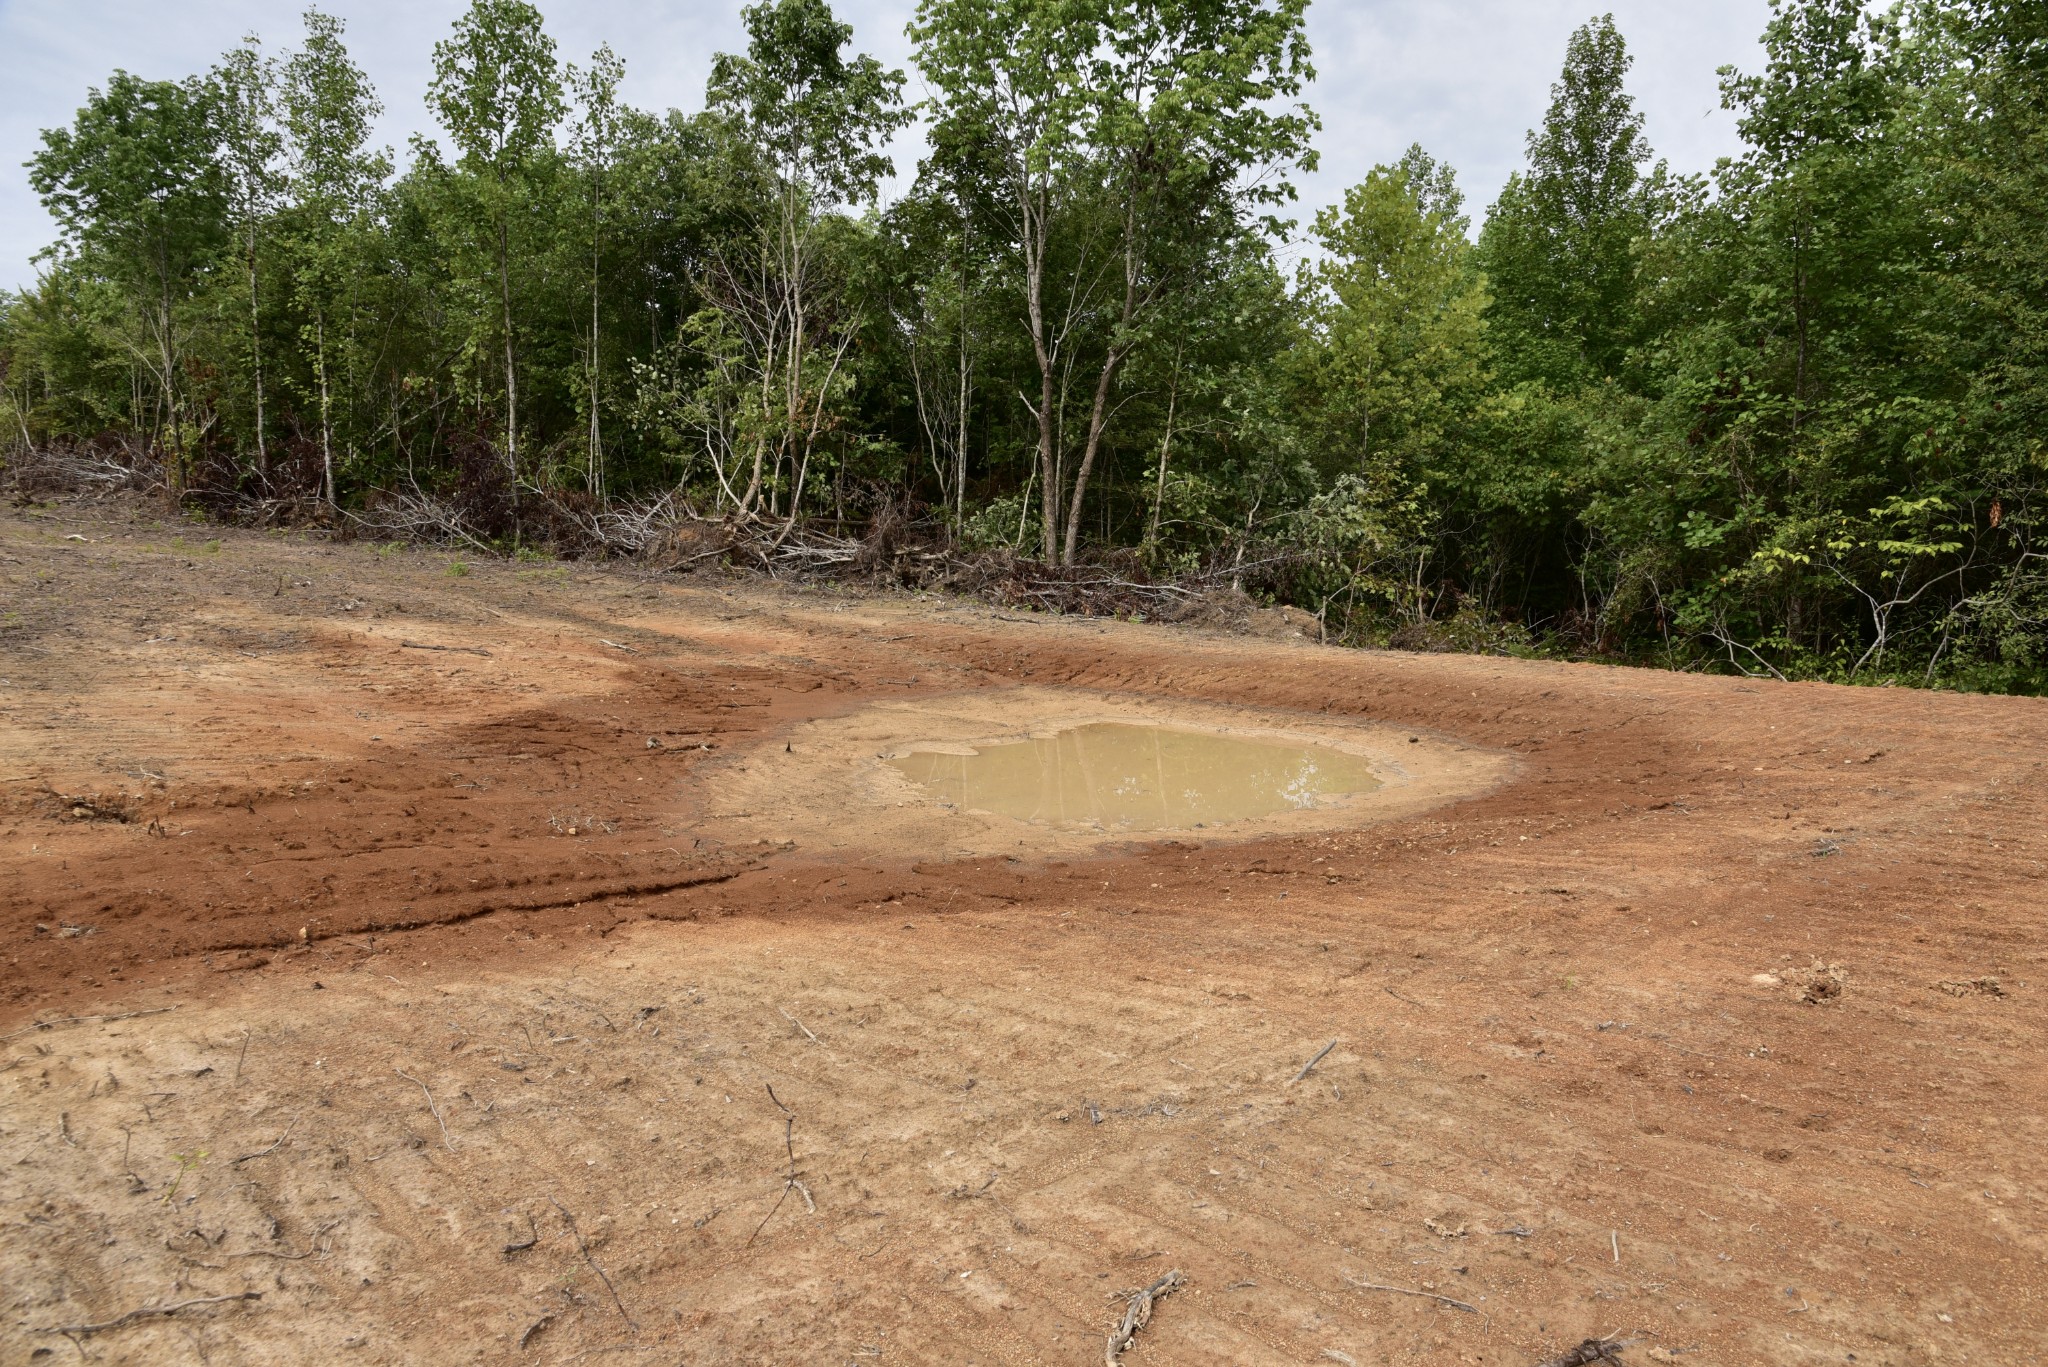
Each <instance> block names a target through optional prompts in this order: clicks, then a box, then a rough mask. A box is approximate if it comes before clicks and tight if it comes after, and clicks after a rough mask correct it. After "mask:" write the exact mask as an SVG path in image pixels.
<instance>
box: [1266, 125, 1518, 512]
mask: <svg viewBox="0 0 2048 1367" xmlns="http://www.w3.org/2000/svg"><path fill="white" fill-rule="evenodd" d="M1462 198H1463V197H1462V196H1461V195H1460V194H1459V192H1458V190H1457V188H1456V184H1455V182H1454V180H1453V179H1452V178H1451V177H1450V175H1449V170H1448V168H1444V167H1440V166H1439V165H1438V164H1437V163H1436V162H1435V161H1434V160H1433V159H1431V158H1430V157H1429V156H1428V154H1426V153H1425V152H1423V150H1422V149H1421V148H1420V147H1412V148H1410V149H1409V151H1408V154H1407V155H1406V156H1405V157H1404V158H1403V159H1402V161H1401V162H1400V164H1398V165H1394V166H1377V167H1374V168H1373V170H1372V172H1371V174H1369V175H1368V176H1367V177H1366V178H1365V180H1364V182H1363V183H1362V184H1359V185H1356V186H1353V187H1352V188H1351V189H1350V190H1348V191H1346V192H1345V195H1344V203H1343V205H1342V206H1341V207H1332V208H1328V209H1325V210H1323V211H1322V212H1321V213H1320V214H1318V215H1317V216H1316V221H1315V238H1316V241H1317V243H1318V244H1319V245H1320V246H1321V247H1322V249H1323V253H1324V255H1323V257H1322V259H1321V260H1320V261H1319V262H1318V263H1317V264H1316V265H1315V266H1314V267H1313V268H1312V269H1311V270H1310V271H1309V272H1308V279H1307V281H1306V283H1307V284H1308V285H1309V286H1310V288H1311V289H1312V291H1313V297H1314V298H1315V300H1316V303H1317V311H1316V314H1315V322H1316V325H1317V327H1318V330H1319V334H1320V340H1321V342H1322V347H1321V349H1320V352H1319V353H1318V363H1319V364H1318V369H1319V373H1318V375H1317V377H1316V379H1317V383H1318V385H1319V393H1318V396H1317V397H1318V399H1319V400H1320V406H1321V412H1322V415H1323V417H1324V421H1325V422H1326V423H1328V424H1330V425H1331V426H1332V427H1336V428H1341V429H1345V435H1346V436H1348V438H1349V440H1340V441H1338V442H1333V443H1332V445H1333V447H1334V448H1335V449H1337V450H1345V451H1347V453H1348V454H1349V455H1350V459H1349V460H1346V461H1343V462H1341V464H1347V465H1352V466H1353V467H1354V468H1355V469H1356V471H1357V473H1359V474H1360V475H1361V476H1368V475H1370V474H1371V473H1372V472H1373V469H1374V467H1375V465H1376V464H1380V463H1388V464H1392V465H1394V466H1396V467H1405V468H1406V469H1408V470H1409V471H1412V472H1415V473H1417V474H1420V473H1421V471H1422V470H1423V469H1425V468H1426V465H1427V464H1428V463H1430V462H1432V461H1435V460H1440V459H1441V453H1440V450H1439V448H1440V446H1441V445H1442V443H1443V442H1444V440H1445V438H1446V435H1447V433H1448V432H1450V431H1451V430H1452V429H1454V428H1455V427H1456V426H1457V425H1458V424H1459V422H1460V420H1461V414H1462V413H1464V412H1466V411H1469V409H1470V408H1471V407H1472V406H1473V405H1474V404H1476V403H1477V401H1478V398H1479V396H1480V393H1481V391H1482V387H1483V382H1484V380H1485V378H1486V374H1485V339H1484V337H1483V334H1482V330H1481V323H1480V316H1481V312H1482V310H1483V308H1484V306H1485V303H1486V287H1485V284H1484V282H1483V281H1482V279H1481V278H1480V276H1479V273H1478V270H1477V268H1476V265H1475V263H1474V261H1473V251H1472V246H1471V244H1470V242H1469V241H1468V240H1467V239H1466V236H1465V228H1466V222H1465V219H1464V217H1463V215H1461V214H1460V213H1459V212H1458V210H1459V206H1460V204H1461V202H1462Z"/></svg>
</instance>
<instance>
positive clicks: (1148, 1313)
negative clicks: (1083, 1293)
mask: <svg viewBox="0 0 2048 1367" xmlns="http://www.w3.org/2000/svg"><path fill="white" fill-rule="evenodd" d="M1186 1284H1187V1278H1186V1277H1183V1276H1181V1274H1180V1269H1179V1268H1175V1269H1173V1270H1172V1271H1171V1272H1168V1273H1167V1274H1166V1275H1165V1276H1163V1277H1161V1278H1160V1279H1159V1280H1158V1281H1156V1282H1154V1283H1152V1285H1150V1286H1147V1287H1141V1288H1139V1289H1138V1290H1136V1291H1132V1292H1129V1293H1127V1294H1128V1295H1129V1296H1130V1301H1129V1302H1128V1303H1127V1304H1126V1305H1125V1306H1124V1317H1123V1319H1122V1320H1121V1321H1119V1322H1118V1324H1117V1326H1116V1328H1115V1329H1113V1330H1111V1331H1110V1335H1109V1343H1108V1345H1107V1346H1106V1347H1105V1349H1104V1351H1103V1355H1102V1361H1103V1363H1104V1367H1117V1361H1116V1360H1117V1357H1118V1355H1119V1354H1121V1353H1123V1352H1124V1351H1125V1350H1126V1349H1128V1348H1129V1347H1130V1346H1131V1344H1132V1343H1134V1342H1135V1341H1136V1340H1137V1337H1138V1331H1139V1330H1140V1329H1143V1328H1144V1327H1145V1326H1146V1325H1147V1324H1150V1323H1151V1322H1152V1306H1153V1303H1154V1302H1155V1301H1157V1300H1158V1299H1159V1298H1160V1297H1161V1296H1164V1295H1167V1294H1169V1293H1171V1292H1174V1291H1178V1290H1180V1288H1181V1287H1183V1286H1185V1285H1186Z"/></svg>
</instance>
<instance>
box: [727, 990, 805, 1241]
mask: <svg viewBox="0 0 2048 1367" xmlns="http://www.w3.org/2000/svg"><path fill="white" fill-rule="evenodd" d="M778 1009H780V1008H778ZM783 1014H784V1015H788V1014H789V1013H788V1012H786V1011H785V1012H783ZM797 1028H798V1029H799V1030H802V1029H803V1027H802V1026H800V1025H799V1026H798V1027H797ZM804 1033H805V1034H807V1035H809V1034H810V1033H811V1032H810V1031H808V1030H804ZM812 1038H813V1039H815V1038H816V1036H812ZM765 1085H766V1086H767V1088H768V1099H769V1100H770V1101H772V1102H774V1103H775V1108H776V1109H777V1110H779V1111H781V1112H782V1116H783V1119H782V1149H783V1152H784V1153H785V1154H787V1155H788V1158H789V1170H788V1171H787V1172H785V1173H783V1174H782V1191H781V1193H780V1194H779V1195H777V1196H776V1198H775V1204H774V1205H773V1206H772V1207H770V1208H769V1211H768V1213H767V1214H766V1215H764V1216H762V1217H761V1223H760V1224H758V1225H755V1226H754V1232H753V1233H752V1234H749V1235H748V1236H747V1242H746V1244H745V1245H744V1246H745V1247H747V1248H752V1247H753V1246H754V1240H756V1239H758V1238H760V1237H761V1231H762V1230H764V1229H766V1228H768V1222H769V1221H770V1220H773V1219H774V1218H775V1215H776V1212H778V1211H780V1210H781V1209H782V1203H783V1202H785V1201H787V1200H788V1199H789V1194H790V1193H791V1192H792V1191H793V1192H796V1193H797V1194H798V1195H800V1196H802V1197H803V1198H804V1205H805V1206H806V1207H807V1208H809V1210H810V1212H811V1214H813V1215H816V1214H817V1213H818V1203H817V1202H816V1201H813V1200H812V1199H811V1189H810V1188H809V1187H807V1186H805V1185H804V1184H803V1183H802V1182H799V1181H798V1180H797V1179H798V1178H799V1177H801V1176H803V1174H802V1173H800V1172H798V1171H797V1166H796V1112H795V1111H792V1110H791V1109H789V1107H787V1106H785V1105H783V1104H782V1098H781V1097H779V1096H777V1095H775V1086H774V1084H773V1083H768V1084H765Z"/></svg>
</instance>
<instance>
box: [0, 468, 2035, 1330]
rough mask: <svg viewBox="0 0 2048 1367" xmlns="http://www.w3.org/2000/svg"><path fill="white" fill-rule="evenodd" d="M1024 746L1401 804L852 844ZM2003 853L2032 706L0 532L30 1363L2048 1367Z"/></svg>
mask: <svg viewBox="0 0 2048 1367" xmlns="http://www.w3.org/2000/svg"><path fill="white" fill-rule="evenodd" d="M1063 699H1064V700H1066V701H1065V702H1063V701H1062V700H1063ZM1063 706H1067V707H1071V708H1072V710H1073V713H1074V715H1077V716H1080V715H1086V716H1119V717H1129V716H1153V717H1159V718H1163V719H1168V720H1173V719H1181V720H1186V719H1189V718H1200V717H1208V718H1214V717H1219V716H1228V717H1231V718H1236V719H1238V720H1239V721H1241V722H1242V723H1243V724H1244V725H1245V726H1246V727H1250V728H1252V729H1258V728H1267V729H1280V730H1286V731H1289V732H1290V733H1296V734H1313V735H1322V736H1329V737H1333V738H1341V737H1344V736H1356V737H1357V738H1358V742H1357V743H1358V744H1359V745H1360V746H1362V747H1364V748H1365V749H1368V750H1369V749H1371V748H1372V747H1373V746H1379V747H1380V750H1381V751H1383V752H1391V753H1393V754H1396V755H1399V754H1401V753H1402V747H1403V746H1406V745H1408V744H1409V742H1408V741H1407V739H1406V738H1407V737H1408V736H1414V737H1416V738H1417V739H1416V740H1415V741H1414V742H1413V746H1414V753H1415V754H1416V755H1417V756H1421V755H1423V754H1424V752H1425V751H1428V752H1430V753H1432V754H1434V755H1437V756H1439V757H1440V758H1441V760H1442V762H1441V763H1437V762H1436V761H1431V762H1430V763H1423V762H1422V761H1421V760H1419V759H1418V760H1417V762H1416V765H1415V769H1416V776H1417V777H1418V781H1419V780H1420V778H1423V777H1428V776H1429V775H1435V778H1433V779H1431V780H1430V781H1431V782H1435V783H1437V785H1438V786H1437V787H1436V788H1434V789H1431V790H1430V791H1429V792H1428V793H1427V794H1421V795H1418V794H1419V790H1418V789H1416V788H1415V787H1414V786H1413V785H1410V786H1409V787H1407V788H1402V787H1401V786H1400V785H1399V784H1396V785H1394V786H1393V788H1392V789H1390V790H1389V791H1390V792H1394V793H1400V792H1406V793H1408V794H1409V798H1412V799H1413V800H1409V799H1407V798H1404V799H1402V800H1401V801H1393V800H1389V801H1388V802H1386V803H1383V804H1380V805H1377V806H1374V805H1370V804H1368V805H1365V806H1361V807H1359V808H1358V809H1357V810H1355V811H1352V812H1350V813H1349V814H1348V815H1347V816H1346V818H1345V819H1344V820H1343V821H1321V822H1308V823H1306V824H1302V825H1297V826H1291V827H1289V826H1284V825H1283V826H1278V827H1271V828H1263V827H1262V828H1256V829H1250V830H1238V831H1224V830H1209V831H1198V832H1186V833H1176V834H1174V835H1172V836H1171V837H1170V838H1169V837H1164V836H1162V837H1158V838H1145V839H1131V838H1121V839H1106V838H1086V839H1084V838H1078V837H1075V836H1074V835H1073V834H1072V833H1064V834H1063V833H1060V832H1054V831H1047V830H1043V829H1040V828H1032V827H1024V826H1017V827H1015V828H1014V829H1010V828H1004V829H1003V830H1000V831H996V830H995V829H994V827H991V826H990V825H989V824H988V823H987V822H984V823H982V825H981V826H980V827H978V828H975V829H977V830H979V832H980V833H979V834H978V835H973V836H972V837H971V838H970V837H969V836H966V835H960V834H959V833H960V832H962V831H968V830H969V828H970V826H971V823H966V822H965V821H964V819H963V822H962V824H960V825H958V826H954V825H948V824H947V821H946V819H945V818H946V814H943V813H936V812H933V811H931V810H928V809H924V808H919V809H917V810H916V811H911V812H905V811H904V810H902V809H901V808H902V806H903V805H904V804H905V803H906V802H907V799H903V798H902V797H901V795H900V794H899V796H898V805H896V806H886V805H884V804H882V803H881V802H879V801H878V798H877V793H878V791H879V790H877V789H876V788H875V787H874V781H873V768H872V765H873V763H874V762H875V761H874V760H873V757H872V755H869V754H868V753H867V751H866V750H865V749H864V748H863V747H864V746H866V745H867V744H868V743H869V742H870V741H874V742H876V743H877V744H878V745H881V746H886V744H887V743H889V742H890V739H891V737H910V738H914V737H915V733H916V732H917V730H918V728H919V727H920V726H921V725H924V724H926V723H927V722H929V724H930V725H931V726H932V727H934V728H939V729H944V727H946V726H950V727H952V728H953V730H952V731H951V732H949V734H951V735H954V736H955V737H956V738H957V737H958V736H963V735H967V734H968V733H969V732H972V731H973V730H974V728H975V727H988V728H996V727H998V726H1002V725H1011V726H1014V725H1017V724H1022V721H1021V720H1020V719H1036V720H1038V721H1040V722H1042V721H1043V720H1044V719H1045V718H1047V717H1053V716H1056V715H1058V714H1059V712H1060V709H1061V708H1062V707H1063ZM948 718H950V719H951V720H950V721H949V720H946V719H948ZM962 718H966V719H967V720H962ZM885 723H886V724H885ZM878 728H879V729H878ZM892 728H893V729H892ZM830 737H837V738H838V740H837V741H835V742H833V743H831V744H827V743H826V740H827V739H828V738H830ZM1390 762H1391V761H1390ZM864 766H865V767H864ZM1432 766H1434V767H1432ZM1454 771H1455V772H1454ZM1447 775H1448V777H1447ZM2044 781H2048V703H2044V702H2043V701H2040V700H2028V699H2004V698H1974V697H1956V696H1942V695H1934V694H1926V693H1916V692H1907V691H1892V690H1849V689H1840V688H1831V687H1823V686H1817V685H1783V684H1776V683H1768V682H1755V681H1744V680H1741V679H1719V678H1698V677H1686V676H1677V675H1668V674H1659V673H1651V672H1638V671H1629V670H1619V669H1608V668H1600V667H1594V666H1583V665H1561V664H1542V663H1528V662H1519V661H1508V660H1494V659H1482V658H1470V657H1424V656H1413V655H1403V654H1395V653H1368V652H1347V651H1339V650H1336V649H1330V648H1325V647H1321V646H1318V645H1314V644H1312V643H1310V642H1308V641H1306V640H1302V639H1299V638H1297V637H1290V636H1289V635H1288V634H1287V633H1286V632H1285V631H1284V630H1281V631H1279V632H1277V633H1276V634H1275V635H1274V636H1273V637H1272V638H1270V639H1269V638H1265V637H1261V636H1258V635H1235V636H1233V635H1230V634H1227V633H1222V632H1199V631H1192V630H1186V629H1178V628H1165V627H1155V626H1148V625H1140V624H1124V623H1105V622H1094V621H1078V620H1046V619H1040V618H1033V617H1028V616H1022V615H1019V614H1016V613H1008V612H998V611H994V610H991V609H988V608H985V607H982V606H978V605H975V604H970V603H961V602H954V601H943V600H934V599H918V598H913V597H910V596H907V595H898V596H879V597H875V596H861V595H856V594H853V593H850V592H849V593H834V592H830V591H822V590H808V591H796V590H789V589H784V588H781V587H778V586H775V585H770V584H762V583H758V582H748V581H740V580H727V579H722V578H718V577H716V576H712V575H699V576H696V577H693V578H689V579H682V580H677V579H662V578H652V577H647V576H642V575H638V574H635V573H633V572H629V571H622V570H607V569H602V568H597V567H577V566H560V565H553V564H518V563H477V564H475V565H473V566H460V565H459V564H451V560H450V557H449V556H447V555H445V554H442V555H430V554H427V553H424V552H415V551H407V550H395V549H385V550H380V549H378V548H376V547H372V546H367V545H362V544H331V543H327V542H323V541H321V540H318V539H311V538H302V537H298V536H296V535H294V536H277V535H261V534H256V533H233V532H222V531H219V530H210V529H206V528H201V527H196V526H191V525H186V524H178V523H175V522H169V521H165V522H161V523H155V522H152V520H151V514H149V513H148V512H147V511H145V510H138V509H132V508H131V509H127V510H118V509H117V510H102V511H98V512H95V511H92V510H89V509H85V508H82V507H56V508H14V509H10V510H6V511H5V512H4V513H0V940H4V947H0V948H4V954H5V965H6V967H5V974H4V976H0V1035H4V1036H5V1038H4V1041H0V1361H4V1362H8V1363H13V1362H44V1361H48V1362H52V1363H55V1362H60V1361H66V1360H70V1359H71V1358H72V1357H74V1356H83V1357H84V1358H85V1359H87V1360H91V1361H96V1362H134V1363H152V1364H153V1363H182V1362H199V1363H215V1364H237V1363H314V1362H318V1363H327V1362H336V1363H364V1364H369V1363H408V1364H410V1363H454V1362H467V1361H483V1362H496V1361H512V1362H545V1363H569V1362H584V1361H594V1362H607V1361H620V1362H634V1361H643V1360H644V1361H650V1362H689V1363H749V1364H751V1363H768V1362H777V1363H779V1362H802V1363H851V1364H858V1365H861V1367H865V1364H869V1363H885V1364H886V1363H891V1362H903V1363H948V1364H951V1363H991V1364H993V1363H1089V1364H1093V1363H1099V1362H1101V1361H1102V1360H1103V1354H1104V1346H1103V1345H1104V1336H1105V1334H1106V1333H1107V1331H1108V1330H1109V1328H1110V1327H1111V1326H1112V1324H1113V1323H1114V1322H1115V1320H1116V1319H1117V1317H1118V1315H1119V1314H1120V1313H1121V1311H1122V1308H1123V1305H1124V1299H1123V1298H1124V1297H1125V1296H1127V1295H1128V1293H1129V1291H1130V1290H1131V1289H1132V1288H1134V1287H1139V1286H1144V1285H1146V1284H1148V1283H1152V1282H1155V1281H1157V1280H1158V1279H1159V1278H1161V1277H1163V1276H1164V1275H1165V1273H1166V1272H1167V1271H1168V1270H1176V1269H1177V1270H1179V1271H1180V1272H1182V1273H1183V1274H1184V1275H1185V1278H1186V1283H1185V1286H1184V1287H1183V1288H1182V1289H1180V1290H1177V1291H1175V1292H1173V1293H1172V1294H1170V1295H1167V1296H1164V1297H1163V1298H1161V1299H1160V1301H1159V1302H1158V1306H1157V1309H1156V1312H1155V1315H1154V1317H1153V1319H1152V1321H1151V1323H1150V1324H1149V1325H1148V1326H1147V1327H1145V1328H1144V1329H1143V1330H1142V1331H1141V1332H1140V1333H1139V1335H1138V1337H1137V1341H1136V1345H1135V1346H1134V1347H1133V1348H1132V1349H1131V1350H1130V1351H1128V1352H1126V1353H1125V1354H1124V1355H1123V1359H1122V1360H1123V1361H1124V1362H1125V1363H1127V1364H1133V1365H1134V1367H1145V1365H1146V1364H1154V1365H1158V1364H1192V1363H1245V1364H1265V1363H1318V1362H1337V1363H1354V1364H1358V1363H1380V1362H1388V1361H1401V1362H1404V1363H1408V1362H1412V1363H1418V1364H1435V1363H1467V1362H1472V1363H1493V1364H1504V1365H1507V1367H1517V1365H1519V1367H1527V1365H1528V1364H1533V1363H1536V1362H1538V1361H1541V1360H1542V1359H1545V1358H1547V1357H1550V1356H1552V1355H1555V1354H1558V1353H1561V1352H1564V1351H1566V1350H1568V1349H1570V1348H1571V1347H1572V1346H1573V1345H1575V1344H1577V1343H1578V1342H1579V1341H1580V1340H1582V1339H1585V1338H1587V1337H1591V1336H1599V1335H1618V1336H1621V1337H1625V1338H1629V1339H1632V1340H1634V1343H1633V1344H1632V1345H1631V1346H1629V1347H1628V1348H1626V1349H1625V1350H1624V1352H1623V1360H1624V1361H1627V1362H1630V1363H1645V1362H1685V1363H1694V1362H1698V1363H1821V1362H1829V1363H1842V1362H1855V1363H1859V1364H1872V1367H1877V1365H1880V1364H1885V1365H1893V1364H1895V1365H1898V1367H1904V1365H1905V1364H1932V1363H1944V1364H1945V1363H1958V1362H1976V1363H2001V1364H2003V1363H2033V1362H2040V1361H2042V1360H2043V1359H2044V1357H2048V1347H2044V1345H2048V1209H2044V1204H2043V1202H2044V1196H2048V1178H2044V1174H2043V1169H2042V1164H2041V1155H2042V1153H2043V1152H2044V1151H2048V1119H2044V1113H2043V1107H2042V1097H2043V1095H2044V1086H2048V1070H2044V1065H2048V1032H2044V1026H2048V1008H2044V1001H2048V965H2044V963H2043V930H2042V919H2043V915H2044V910H2048V898H2044V893H2043V888H2044V881H2043V860H2044V858H2048V787H2044ZM1425 797H1426V799H1427V800H1424V798H1425ZM992 831H994V834H993V835H992V834H991V832H992ZM997 835H1000V836H1003V837H1004V839H1002V840H998V839H996V838H995V836H997ZM956 836H957V837H958V838H956ZM1018 842H1021V843H1018ZM1333 1042H1334V1043H1333ZM1325 1045H1331V1046H1332V1047H1330V1048H1329V1049H1328V1050H1327V1052H1322V1051H1323V1050H1324V1046H1325ZM1311 1056H1317V1057H1318V1058H1319V1061H1318V1062H1316V1063H1315V1065H1314V1067H1313V1068H1312V1069H1309V1070H1307V1071H1306V1074H1305V1075H1303V1072H1304V1069H1303V1065H1304V1064H1305V1063H1308V1062H1309V1061H1310V1059H1311ZM155 1310H168V1312H169V1313H164V1314H144V1315H134V1314H132V1312H136V1311H155ZM124 1317H126V1318H124Z"/></svg>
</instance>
